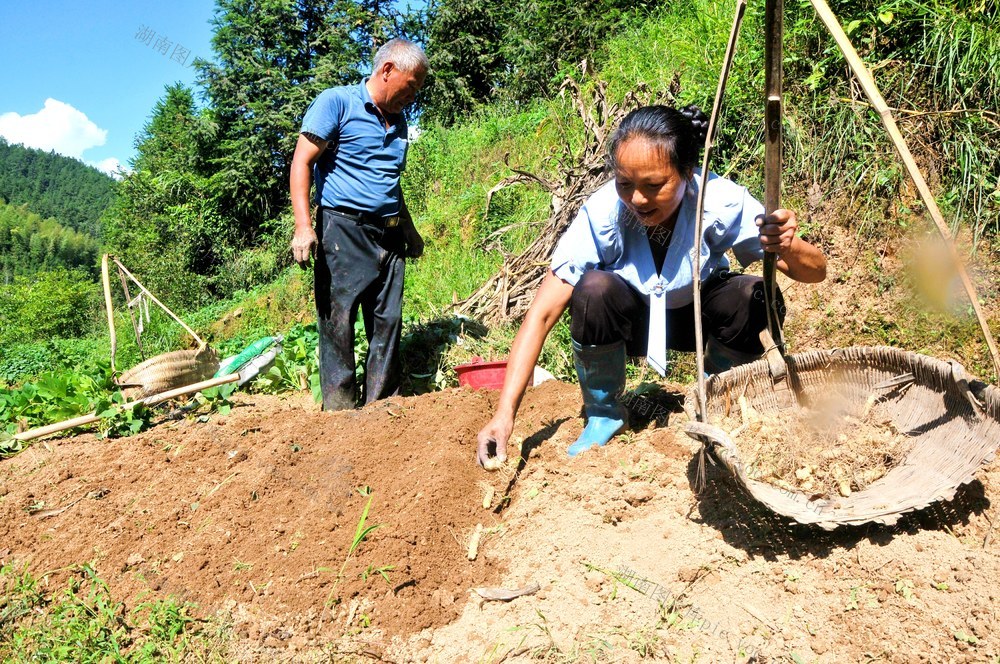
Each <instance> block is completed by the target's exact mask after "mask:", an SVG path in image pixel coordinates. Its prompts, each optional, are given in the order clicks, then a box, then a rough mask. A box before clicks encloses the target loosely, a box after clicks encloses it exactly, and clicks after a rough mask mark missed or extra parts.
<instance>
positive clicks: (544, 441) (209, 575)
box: [0, 381, 1000, 662]
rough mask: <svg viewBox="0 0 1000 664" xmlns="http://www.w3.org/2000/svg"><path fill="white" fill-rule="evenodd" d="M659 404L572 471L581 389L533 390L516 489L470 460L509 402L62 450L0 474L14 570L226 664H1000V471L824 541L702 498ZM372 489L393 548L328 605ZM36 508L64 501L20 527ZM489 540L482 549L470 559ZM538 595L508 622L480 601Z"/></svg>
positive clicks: (42, 451)
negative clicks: (188, 618)
mask: <svg viewBox="0 0 1000 664" xmlns="http://www.w3.org/2000/svg"><path fill="white" fill-rule="evenodd" d="M674 387H675V388H676V387H677V386H674ZM669 397H670V395H669V394H668V398H667V399H666V400H665V401H664V403H667V404H670V405H672V406H673V407H674V412H672V413H671V414H670V417H669V421H668V422H663V421H662V420H661V421H660V422H659V423H657V422H653V423H651V424H650V425H649V426H647V427H646V428H644V429H640V430H637V431H635V430H634V431H630V432H629V433H628V434H626V435H624V436H619V437H618V438H616V439H615V440H614V441H612V443H610V444H609V445H608V446H607V447H605V448H603V449H599V450H595V451H592V452H588V453H587V454H584V455H582V456H581V457H579V458H576V459H569V458H568V457H566V455H565V447H566V445H568V444H569V443H570V442H571V441H572V440H573V438H574V437H575V436H576V435H577V434H578V432H579V431H580V428H581V426H582V420H581V419H580V418H579V394H578V391H577V388H576V387H575V386H572V385H567V384H563V383H558V382H554V381H553V382H549V383H546V384H544V385H542V386H540V387H539V388H535V389H533V390H530V391H529V393H528V395H527V397H526V399H525V401H524V404H523V406H522V410H521V415H520V418H519V423H518V426H517V429H516V430H515V434H514V435H515V437H517V438H519V439H523V441H524V442H523V447H522V449H523V451H524V454H525V461H524V462H523V463H522V464H521V467H520V469H519V470H518V471H517V472H516V473H508V474H504V473H503V472H501V473H495V474H490V473H487V472H486V471H483V470H481V469H479V468H478V467H477V466H476V465H475V464H474V463H473V461H472V456H473V440H474V437H475V433H476V431H477V430H478V428H479V426H481V424H482V423H484V422H485V421H486V419H487V418H488V417H489V415H490V414H491V412H492V407H493V405H494V400H495V398H496V397H495V394H493V393H486V392H481V393H477V392H473V391H469V390H460V389H453V390H447V391H445V392H440V393H434V394H429V395H424V396H420V397H412V398H402V399H392V400H389V401H386V402H383V403H380V404H377V405H373V406H369V407H367V408H365V409H364V410H361V411H355V412H347V413H334V414H325V413H320V412H317V411H316V407H315V406H314V405H313V404H312V403H311V402H310V401H309V400H308V398H306V397H303V396H298V395H297V396H294V397H291V398H288V399H280V398H276V397H267V396H255V395H249V396H243V397H241V398H240V402H239V406H238V407H237V408H234V410H233V411H232V413H231V414H230V415H228V416H226V417H221V416H214V417H213V418H212V419H211V420H210V421H208V422H198V421H196V420H180V421H171V422H167V423H163V424H160V425H159V426H156V427H155V428H154V429H152V430H150V431H148V432H146V433H144V434H141V435H139V436H136V437H133V438H129V439H120V440H111V441H102V440H96V439H95V438H94V437H93V436H90V435H83V436H77V437H75V438H68V439H63V440H55V441H50V442H48V443H47V444H45V445H43V444H38V445H35V446H34V447H32V448H30V449H29V450H27V451H26V452H24V453H23V454H21V455H20V456H18V457H15V458H13V459H11V460H8V461H6V462H4V463H3V464H2V465H0V471H2V477H3V480H2V482H3V487H2V490H0V493H3V494H4V496H3V498H2V500H0V523H2V524H3V525H2V526H0V541H2V542H3V547H4V549H5V550H0V554H3V558H4V559H5V560H6V561H8V562H9V561H12V560H21V561H28V562H29V564H30V569H31V570H32V571H33V572H35V573H36V574H42V573H44V572H46V571H51V570H55V569H59V568H62V567H64V566H67V565H71V564H75V563H81V562H85V561H92V563H93V565H94V567H95V568H96V569H97V571H98V572H99V574H100V575H101V577H102V578H104V579H105V580H106V581H107V582H108V583H109V586H110V588H111V591H112V594H113V596H115V597H116V598H120V599H123V600H125V601H126V603H127V605H129V606H132V605H134V603H135V601H136V600H137V599H138V598H140V597H145V596H147V595H146V594H147V593H152V595H153V596H167V595H174V596H176V597H178V598H181V599H184V600H188V601H193V602H196V603H197V604H198V607H199V608H198V611H199V612H200V613H201V614H203V615H212V614H215V615H218V616H220V617H221V619H222V620H224V621H226V622H227V623H228V624H231V625H232V626H233V628H234V629H233V634H234V637H233V640H232V643H231V648H230V652H229V655H228V657H229V659H230V660H232V661H237V660H238V661H276V660H282V661H343V660H350V659H352V658H353V657H357V658H361V659H365V660H370V659H372V658H376V657H377V658H380V659H382V660H384V661H394V662H402V661H412V662H424V661H436V662H463V661H469V662H474V661H486V662H498V661H501V660H503V661H525V660H528V659H533V658H534V659H537V658H547V659H549V660H550V661H638V660H639V659H641V658H642V657H644V656H645V657H649V658H652V659H657V660H663V661H682V662H688V661H696V660H697V661H710V662H716V661H719V662H729V661H735V662H747V661H759V662H777V661H794V660H793V659H792V656H793V654H794V656H796V657H798V658H799V660H800V661H804V662H855V661H857V662H867V661H891V662H910V661H929V662H930V661H933V662H946V661H947V662H982V661H990V662H994V661H996V657H997V655H998V653H1000V644H998V643H997V639H996V637H995V636H994V632H995V629H996V627H997V626H998V625H997V622H996V606H997V602H996V599H997V597H996V596H997V594H1000V591H998V590H997V587H998V586H997V582H998V580H1000V548H998V545H997V542H996V540H997V539H998V537H1000V534H997V536H996V537H995V536H994V535H995V534H994V533H993V532H992V530H993V528H992V523H993V520H995V518H996V516H995V514H996V512H995V508H993V507H992V506H991V504H992V500H993V499H994V497H995V496H996V495H997V494H998V489H1000V467H998V464H993V465H992V466H990V467H987V468H985V469H984V470H983V471H982V472H981V474H980V478H981V481H977V482H974V483H973V484H971V485H969V486H967V487H966V488H964V489H963V490H961V491H960V492H959V496H958V497H957V498H956V500H955V501H952V502H951V503H948V504H945V505H941V506H938V507H936V508H934V509H930V510H926V511H924V512H922V513H919V514H917V515H913V516H910V517H907V518H906V519H905V520H904V521H903V523H902V524H900V526H899V527H896V528H886V527H880V526H872V527H867V528H855V529H850V530H845V531H836V532H834V533H823V532H821V531H815V530H811V529H807V528H803V527H794V526H790V525H789V524H788V523H787V522H784V521H782V520H781V519H778V518H776V517H774V516H773V515H772V514H771V513H769V512H767V511H766V510H764V509H762V508H761V507H759V506H758V505H756V504H755V503H752V501H750V500H748V499H747V498H746V497H744V496H743V495H742V494H740V493H739V492H738V490H737V489H736V488H735V486H734V485H733V484H732V482H730V481H729V479H728V478H727V477H725V476H723V475H722V474H721V472H720V471H718V470H717V469H714V468H710V469H709V488H708V490H707V491H706V492H705V494H703V495H702V496H701V497H700V498H699V497H696V496H695V495H694V494H693V493H692V491H691V488H690V485H689V478H690V477H692V476H693V472H694V458H695V454H694V452H695V450H696V449H697V448H696V445H695V444H694V443H693V442H692V441H690V440H689V439H688V438H686V437H685V436H683V435H681V434H678V433H677V429H678V426H679V425H680V424H681V423H682V421H683V420H684V416H683V415H680V414H677V413H676V407H675V404H676V395H674V398H673V399H671V398H669ZM484 482H489V483H491V484H492V485H493V486H494V488H495V489H496V490H497V495H498V499H497V500H495V501H494V506H495V507H493V508H492V509H490V510H484V509H483V507H482V504H481V501H482V495H483V493H482V484H483V483H484ZM363 485H368V486H370V487H371V488H372V495H373V496H374V498H373V502H372V507H371V512H370V514H369V518H368V523H369V524H373V523H379V524H382V525H381V527H380V528H378V529H377V530H375V531H374V532H373V533H372V534H371V535H370V537H369V538H368V539H366V540H365V541H364V542H363V543H362V544H361V546H360V547H359V549H358V551H357V553H356V555H355V556H354V557H353V558H352V559H351V560H350V561H349V563H348V564H347V566H346V568H345V574H344V577H343V579H342V581H341V582H340V583H339V584H336V585H335V579H336V577H337V572H338V570H339V569H340V567H341V565H342V564H343V561H344V558H345V555H346V552H347V549H348V547H349V543H350V540H351V538H352V536H353V534H354V530H355V527H356V525H357V522H358V518H359V516H360V514H361V511H362V509H363V507H364V504H365V502H366V499H365V498H364V497H363V496H361V495H360V494H359V493H358V491H357V490H356V488H357V487H360V486H363ZM98 489H102V490H103V489H106V490H107V493H106V495H104V496H103V497H101V498H99V499H95V498H87V497H85V496H87V494H88V493H89V492H92V491H95V490H98ZM505 493H508V494H509V496H510V500H509V503H508V504H507V506H506V508H503V504H504V503H503V502H502V501H501V500H500V498H499V497H500V496H503V495H504V494H505ZM81 497H84V498H83V499H82V500H80V501H79V502H76V503H72V501H74V500H76V499H78V498H81ZM39 501H44V503H45V504H44V508H46V509H52V508H58V507H61V506H65V505H70V504H71V503H72V504H71V506H70V507H69V508H68V509H67V510H65V511H64V512H61V513H59V514H56V515H54V516H48V517H46V518H39V516H37V515H35V516H32V515H29V514H28V512H27V511H26V508H27V507H29V506H30V505H36V504H37V503H38V502H39ZM497 506H499V507H497ZM477 523H482V524H483V526H484V527H486V528H488V529H491V530H492V531H493V532H492V534H491V535H490V536H488V537H487V538H486V539H484V541H483V544H482V546H481V547H480V556H479V557H478V558H477V560H475V561H474V562H470V561H469V560H467V559H466V555H465V552H466V544H467V538H468V536H469V534H470V533H471V531H472V529H473V528H474V526H475V525H476V524H477ZM369 565H373V566H376V567H381V566H385V565H392V566H393V567H394V569H393V570H391V571H389V572H388V573H389V576H390V579H391V584H386V582H385V581H384V580H383V579H382V578H381V577H379V576H378V575H373V576H370V577H369V578H368V580H362V579H361V578H360V576H359V575H360V574H361V573H362V571H364V570H365V569H366V568H367V566H369ZM602 570H603V571H602ZM616 573H617V574H618V575H619V577H620V576H621V574H623V573H624V574H630V575H633V576H634V577H635V579H634V580H633V581H632V582H631V585H632V586H635V588H633V587H630V586H629V585H626V584H623V583H621V582H620V580H619V579H616V578H615V574H616ZM53 578H54V580H58V579H59V575H58V574H56V575H54V577H53ZM531 582H537V583H538V584H540V585H541V591H540V592H538V593H537V594H535V595H528V596H524V597H520V598H518V599H516V600H514V601H512V602H509V603H502V602H489V601H486V602H484V601H482V600H481V599H477V598H475V596H474V595H473V594H472V593H471V592H470V591H471V589H472V588H474V587H479V586H503V587H508V588H516V587H523V586H526V585H528V584H529V583H531ZM640 590H641V591H642V592H640ZM331 597H334V598H339V599H340V600H341V601H340V602H339V603H332V602H330V599H331ZM671 602H673V608H672V610H671V609H670V604H671ZM331 604H332V606H331ZM964 636H968V637H969V639H972V640H976V641H977V642H976V643H975V644H971V643H968V642H967V640H960V639H962V638H964ZM350 653H355V655H351V654H350Z"/></svg>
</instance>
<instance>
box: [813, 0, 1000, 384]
mask: <svg viewBox="0 0 1000 664" xmlns="http://www.w3.org/2000/svg"><path fill="white" fill-rule="evenodd" d="M809 1H810V2H811V3H812V6H813V8H814V9H815V10H816V13H817V14H818V15H819V18H820V20H821V21H823V24H824V25H825V26H826V29H827V30H829V31H830V35H831V36H832V37H833V39H834V41H836V42H837V46H838V47H840V51H841V52H842V53H843V54H844V57H845V58H846V59H847V64H848V65H849V66H850V67H851V71H852V72H854V75H855V76H856V77H857V79H858V82H859V83H860V84H861V89H862V90H864V93H865V95H866V96H867V97H868V100H869V101H870V102H871V103H872V106H874V107H875V110H877V111H878V114H879V117H880V118H882V124H883V125H885V128H886V131H888V132H889V137H890V138H891V139H892V143H893V145H894V146H895V147H896V151H897V152H899V156H900V157H901V158H902V160H903V164H904V165H905V166H906V171H907V172H908V173H909V174H910V178H911V179H912V180H913V183H914V184H915V185H916V187H917V192H918V193H919V194H920V200H921V201H923V203H924V207H926V208H927V211H928V212H929V213H930V215H931V218H932V219H933V220H934V225H935V226H936V227H937V230H938V233H939V234H940V235H941V238H942V239H943V240H944V241H945V245H946V246H947V247H948V253H949V254H950V256H951V259H952V261H953V262H954V264H955V267H956V269H957V270H958V274H959V277H960V278H961V280H962V285H963V286H964V287H965V292H966V293H967V294H968V296H969V300H970V301H971V303H972V309H973V311H975V312H976V318H977V319H978V320H979V326H980V328H982V330H983V336H984V337H985V338H986V345H987V346H988V347H989V349H990V355H991V356H992V358H993V371H994V375H995V376H996V378H997V379H1000V352H998V351H997V345H996V342H995V341H994V340H993V335H992V333H991V332H990V326H989V324H988V323H987V321H986V315H985V314H984V313H983V310H982V307H981V306H980V305H979V296H978V295H977V294H976V287H975V286H974V285H973V284H972V280H971V279H969V275H968V273H967V272H966V270H965V266H964V264H963V263H962V258H961V256H960V255H959V253H958V249H956V247H955V241H954V239H953V238H952V236H951V231H950V230H949V229H948V225H947V224H946V223H945V221H944V216H943V215H942V214H941V210H940V209H938V206H937V202H936V201H935V200H934V195H933V194H932V193H931V190H930V188H929V187H928V186H927V182H926V181H925V180H924V176H923V175H922V174H921V173H920V169H919V168H918V167H917V163H916V162H915V161H914V159H913V155H912V154H911V153H910V148H909V147H907V145H906V141H905V140H903V135H902V134H901V133H900V131H899V127H898V126H897V125H896V120H895V119H894V118H893V117H892V111H891V110H890V109H889V105H888V104H886V103H885V99H884V98H883V97H882V93H881V92H879V89H878V86H876V85H875V79H874V78H873V77H872V74H871V72H870V71H869V70H868V68H867V67H866V66H865V63H864V61H863V60H862V59H861V57H860V56H859V55H858V52H857V50H855V48H854V45H853V44H851V40H850V39H848V37H847V34H846V33H845V32H844V29H843V28H842V27H841V25H840V22H839V21H838V20H837V17H836V16H834V14H833V12H832V11H831V10H830V6H829V5H828V4H827V3H826V2H825V0H809Z"/></svg>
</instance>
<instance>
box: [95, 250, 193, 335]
mask: <svg viewBox="0 0 1000 664" xmlns="http://www.w3.org/2000/svg"><path fill="white" fill-rule="evenodd" d="M111 260H113V261H114V262H115V265H117V266H118V269H119V270H121V271H122V272H124V273H125V275H126V276H128V278H129V279H131V280H132V281H134V282H135V285H136V286H138V287H139V288H140V289H141V290H142V292H143V293H145V294H146V296H147V297H149V299H151V300H152V301H153V302H155V303H156V304H157V305H158V306H159V307H160V308H161V309H163V310H164V311H166V312H167V314H168V315H169V316H170V317H171V318H173V319H174V320H175V321H177V322H178V323H179V324H180V326H181V327H183V328H184V329H185V330H187V333H188V334H190V335H191V336H192V337H194V340H195V341H197V342H198V345H199V346H204V345H205V342H204V341H202V340H201V337H199V336H198V335H197V334H195V332H194V330H192V329H191V328H190V327H188V326H187V323H185V322H184V321H182V320H181V319H180V318H178V317H177V314H175V313H174V312H172V311H171V310H170V309H168V308H167V305H165V304H163V303H162V302H160V301H159V300H158V299H156V296H155V295H153V294H152V293H150V292H149V289H148V288H146V287H145V286H143V285H142V283H141V282H140V281H139V280H138V279H136V278H135V276H134V275H133V274H132V273H131V272H129V271H128V270H127V269H126V268H125V266H124V265H122V262H121V261H120V260H118V259H117V258H115V257H113V256H112V258H111Z"/></svg>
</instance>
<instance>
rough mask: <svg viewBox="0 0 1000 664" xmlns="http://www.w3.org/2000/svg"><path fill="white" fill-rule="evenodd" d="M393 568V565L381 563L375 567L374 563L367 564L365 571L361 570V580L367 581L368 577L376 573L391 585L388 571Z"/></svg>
mask: <svg viewBox="0 0 1000 664" xmlns="http://www.w3.org/2000/svg"><path fill="white" fill-rule="evenodd" d="M394 569H396V567H395V565H383V566H382V567H375V566H374V565H369V566H368V567H366V568H365V571H363V572H361V580H362V581H367V580H368V577H370V576H373V575H375V574H378V575H379V576H381V577H382V578H383V579H385V582H386V583H388V584H389V585H390V586H391V585H392V581H390V580H389V572H391V571H392V570H394Z"/></svg>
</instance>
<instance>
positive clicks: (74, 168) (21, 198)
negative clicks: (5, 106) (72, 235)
mask: <svg viewBox="0 0 1000 664" xmlns="http://www.w3.org/2000/svg"><path fill="white" fill-rule="evenodd" d="M114 186H115V181H114V180H113V179H112V178H110V177H108V176H107V175H105V174H104V173H101V172H100V171H99V170H97V169H96V168H93V167H91V166H87V165H86V164H84V163H82V162H80V161H78V160H76V159H71V158H70V157H63V156H62V155H58V154H55V153H54V152H45V151H43V150H37V149H35V148H26V147H24V146H21V145H10V144H9V143H7V141H5V140H4V139H2V138H0V198H2V199H3V200H4V201H6V202H8V203H11V204H13V205H17V206H20V205H26V206H27V208H28V209H29V210H30V211H32V212H34V213H36V214H38V215H39V216H41V217H42V218H43V219H48V218H52V219H55V220H56V221H58V222H59V223H60V224H62V225H63V226H66V227H68V228H72V229H74V230H77V231H79V232H81V233H86V234H88V235H91V236H93V237H97V234H98V223H97V220H98V219H99V218H100V216H101V213H102V212H104V210H105V208H107V207H108V205H109V204H110V203H111V200H112V198H113V197H114Z"/></svg>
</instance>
